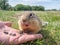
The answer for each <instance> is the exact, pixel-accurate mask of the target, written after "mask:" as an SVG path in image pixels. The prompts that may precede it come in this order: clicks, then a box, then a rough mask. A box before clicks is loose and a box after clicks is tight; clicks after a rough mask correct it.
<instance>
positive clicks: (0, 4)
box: [0, 0, 45, 11]
mask: <svg viewBox="0 0 60 45" xmlns="http://www.w3.org/2000/svg"><path fill="white" fill-rule="evenodd" d="M0 10H15V11H26V10H29V11H32V10H33V11H40V10H41V11H44V10H45V8H44V7H43V6H29V5H23V4H17V5H16V6H15V7H12V6H11V5H9V3H8V0H0Z"/></svg>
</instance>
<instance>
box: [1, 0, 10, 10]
mask: <svg viewBox="0 0 60 45" xmlns="http://www.w3.org/2000/svg"><path fill="white" fill-rule="evenodd" d="M10 7H11V6H10V5H9V4H8V0H0V9H2V10H8V9H9V8H10Z"/></svg>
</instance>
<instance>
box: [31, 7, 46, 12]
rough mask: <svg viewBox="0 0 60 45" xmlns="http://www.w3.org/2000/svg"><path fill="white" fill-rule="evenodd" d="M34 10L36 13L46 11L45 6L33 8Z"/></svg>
mask: <svg viewBox="0 0 60 45" xmlns="http://www.w3.org/2000/svg"><path fill="white" fill-rule="evenodd" d="M32 10H36V11H44V10H45V8H44V7H43V6H32Z"/></svg>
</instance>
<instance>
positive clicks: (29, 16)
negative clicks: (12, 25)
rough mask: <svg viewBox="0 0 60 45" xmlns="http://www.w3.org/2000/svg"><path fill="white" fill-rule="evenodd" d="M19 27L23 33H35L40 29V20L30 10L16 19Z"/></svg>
mask: <svg viewBox="0 0 60 45" xmlns="http://www.w3.org/2000/svg"><path fill="white" fill-rule="evenodd" d="M18 25H19V29H20V31H22V32H25V33H37V32H39V31H40V30H41V29H42V22H41V20H40V19H39V18H38V16H37V15H36V14H34V13H32V12H26V13H24V14H23V15H21V16H20V18H19V20H18Z"/></svg>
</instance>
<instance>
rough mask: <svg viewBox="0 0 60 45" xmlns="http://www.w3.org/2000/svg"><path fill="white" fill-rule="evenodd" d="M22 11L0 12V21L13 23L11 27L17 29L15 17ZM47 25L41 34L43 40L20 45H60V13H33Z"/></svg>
mask: <svg viewBox="0 0 60 45" xmlns="http://www.w3.org/2000/svg"><path fill="white" fill-rule="evenodd" d="M23 12H24V11H0V20H2V21H11V22H13V24H12V27H13V28H16V29H18V24H17V21H18V18H17V15H18V14H19V13H20V14H21V13H23ZM33 12H34V13H36V14H37V15H38V16H39V18H41V20H43V21H47V22H48V25H47V26H46V27H43V29H42V31H41V33H42V34H43V40H35V41H31V42H27V43H25V44H21V45H60V11H33Z"/></svg>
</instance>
